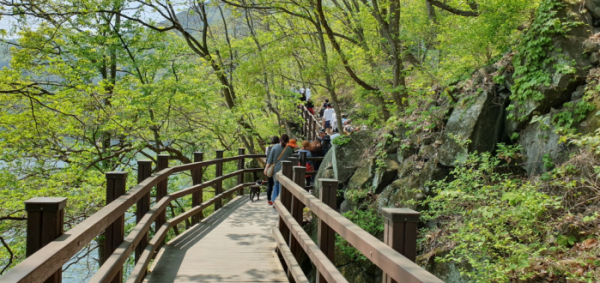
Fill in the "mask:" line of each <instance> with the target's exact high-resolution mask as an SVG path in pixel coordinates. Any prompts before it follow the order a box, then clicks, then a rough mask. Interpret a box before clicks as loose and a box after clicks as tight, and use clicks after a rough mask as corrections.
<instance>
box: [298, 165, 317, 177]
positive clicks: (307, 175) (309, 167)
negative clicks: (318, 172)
mask: <svg viewBox="0 0 600 283" xmlns="http://www.w3.org/2000/svg"><path fill="white" fill-rule="evenodd" d="M298 166H302V164H300V162H298ZM304 166H306V172H311V171H315V168H313V167H312V165H310V162H306V164H304ZM310 176H312V174H306V177H310Z"/></svg>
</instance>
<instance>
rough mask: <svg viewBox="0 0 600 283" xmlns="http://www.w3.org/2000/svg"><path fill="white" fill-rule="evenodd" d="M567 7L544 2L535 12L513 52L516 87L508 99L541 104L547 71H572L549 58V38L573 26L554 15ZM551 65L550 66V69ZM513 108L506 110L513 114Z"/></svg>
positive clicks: (549, 77)
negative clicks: (526, 30) (533, 18)
mask: <svg viewBox="0 0 600 283" xmlns="http://www.w3.org/2000/svg"><path fill="white" fill-rule="evenodd" d="M565 7H566V5H565V4H564V3H563V2H562V1H561V0H547V1H543V2H542V3H540V6H539V8H538V10H537V12H536V15H535V20H534V21H533V23H532V24H531V27H530V28H529V30H528V32H526V33H525V34H524V35H523V37H522V39H521V44H519V45H518V46H517V48H516V54H515V56H514V59H513V64H514V67H515V73H514V78H515V85H514V90H513V94H512V95H511V97H510V98H511V99H512V100H515V101H519V103H520V104H523V103H525V101H526V100H528V99H533V100H536V101H539V100H542V99H543V98H544V95H543V94H542V93H541V92H540V90H539V87H540V86H550V84H551V83H552V74H551V73H549V72H548V71H547V70H548V68H549V67H550V66H552V68H553V69H554V70H555V71H556V72H557V73H569V72H572V71H573V66H572V64H573V63H572V62H567V63H564V62H563V63H560V64H558V63H557V64H555V58H553V57H550V56H549V53H550V51H553V50H554V47H553V46H552V37H554V36H557V35H564V34H566V33H567V32H568V31H569V30H570V28H571V27H573V26H574V25H576V23H572V22H568V21H562V20H561V19H560V18H559V17H557V14H558V12H559V11H560V10H562V9H564V8H565ZM551 64H553V65H551ZM514 109H515V107H514V105H511V106H509V108H508V109H507V110H509V111H512V110H514ZM508 118H509V119H513V120H518V121H523V120H524V119H526V117H524V116H519V117H515V114H514V113H511V114H509V116H508Z"/></svg>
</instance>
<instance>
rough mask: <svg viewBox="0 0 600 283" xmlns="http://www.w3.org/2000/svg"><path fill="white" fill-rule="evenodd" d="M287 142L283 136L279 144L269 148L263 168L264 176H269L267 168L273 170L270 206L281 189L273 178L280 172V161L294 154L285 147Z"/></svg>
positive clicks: (287, 139)
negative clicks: (265, 164)
mask: <svg viewBox="0 0 600 283" xmlns="http://www.w3.org/2000/svg"><path fill="white" fill-rule="evenodd" d="M289 142H290V138H289V137H288V135H286V134H283V135H281V137H280V138H279V143H278V144H276V145H274V146H273V148H271V150H270V151H269V157H268V158H267V166H265V171H264V173H265V175H266V176H269V175H268V174H267V173H268V172H269V168H273V175H271V177H273V180H274V181H275V182H274V185H273V193H272V195H271V203H269V204H271V205H272V203H273V202H274V201H275V200H276V199H277V196H278V195H279V191H280V188H281V184H280V183H279V181H278V180H277V178H276V177H275V176H276V174H277V173H278V172H279V171H281V161H283V160H287V159H288V158H289V157H290V156H292V153H293V152H294V151H293V150H292V148H291V147H289V146H287V144H288V143H289Z"/></svg>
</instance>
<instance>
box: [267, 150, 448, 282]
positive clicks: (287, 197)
mask: <svg viewBox="0 0 600 283" xmlns="http://www.w3.org/2000/svg"><path fill="white" fill-rule="evenodd" d="M282 165H283V166H282V170H281V171H280V172H279V173H277V175H276V178H277V180H279V182H280V183H281V194H280V198H279V199H278V200H276V201H275V208H276V209H277V211H278V213H279V219H280V220H279V228H278V229H275V228H274V229H273V235H274V238H275V239H276V241H277V246H278V251H279V255H280V256H281V257H282V258H283V259H284V262H283V264H284V266H285V269H286V271H287V273H288V278H289V279H290V281H291V282H308V281H307V280H306V276H305V275H304V274H302V270H301V269H300V268H299V267H298V260H299V259H300V258H301V256H302V253H305V254H306V255H307V256H308V258H310V260H311V261H312V262H313V264H314V265H315V266H316V268H317V270H318V277H317V282H348V280H346V278H344V276H342V274H341V273H340V272H339V270H338V269H337V268H336V267H335V265H334V263H333V262H334V254H335V234H336V233H337V234H338V235H340V236H341V237H342V238H344V239H345V240H346V241H348V243H350V245H352V246H353V247H355V248H356V249H357V250H358V251H360V252H361V253H362V254H363V255H364V256H365V257H367V258H368V259H369V260H370V261H371V262H373V263H374V264H375V265H377V266H378V267H379V268H381V270H382V271H383V273H384V276H383V282H384V283H387V282H436V283H437V282H443V281H442V280H440V279H439V278H437V277H435V276H434V275H432V274H431V273H429V272H427V271H426V270H425V269H423V268H421V267H420V266H418V265H417V264H415V263H414V260H415V257H416V240H417V223H418V221H419V213H418V212H415V211H412V210H409V209H400V208H389V209H384V210H383V216H384V217H385V219H386V221H385V232H384V242H381V241H379V240H378V239H377V238H375V237H374V236H372V235H371V234H369V233H368V232H366V231H364V230H363V229H361V228H360V227H358V226H357V225H355V224H354V223H352V222H351V221H350V220H348V219H346V218H345V217H344V216H342V215H341V214H339V213H338V212H337V211H336V199H337V189H338V181H337V180H335V179H319V180H318V181H319V182H320V183H321V186H320V187H321V189H320V191H319V196H320V198H319V199H318V198H316V197H314V196H313V195H311V194H310V193H308V192H307V191H306V190H305V189H304V188H305V178H304V177H305V174H306V168H305V167H300V166H293V167H292V161H282ZM305 207H308V208H309V209H310V211H311V212H312V213H313V214H314V215H315V216H316V217H318V221H319V222H318V232H317V238H318V245H317V244H316V243H315V242H313V240H312V239H311V237H310V236H309V235H308V234H307V233H306V232H305V231H304V230H303V229H302V226H301V225H302V222H303V210H304V208H305ZM292 280H293V281H292Z"/></svg>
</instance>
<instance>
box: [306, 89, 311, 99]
mask: <svg viewBox="0 0 600 283" xmlns="http://www.w3.org/2000/svg"><path fill="white" fill-rule="evenodd" d="M309 99H310V87H307V88H306V101H308V100H309Z"/></svg>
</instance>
